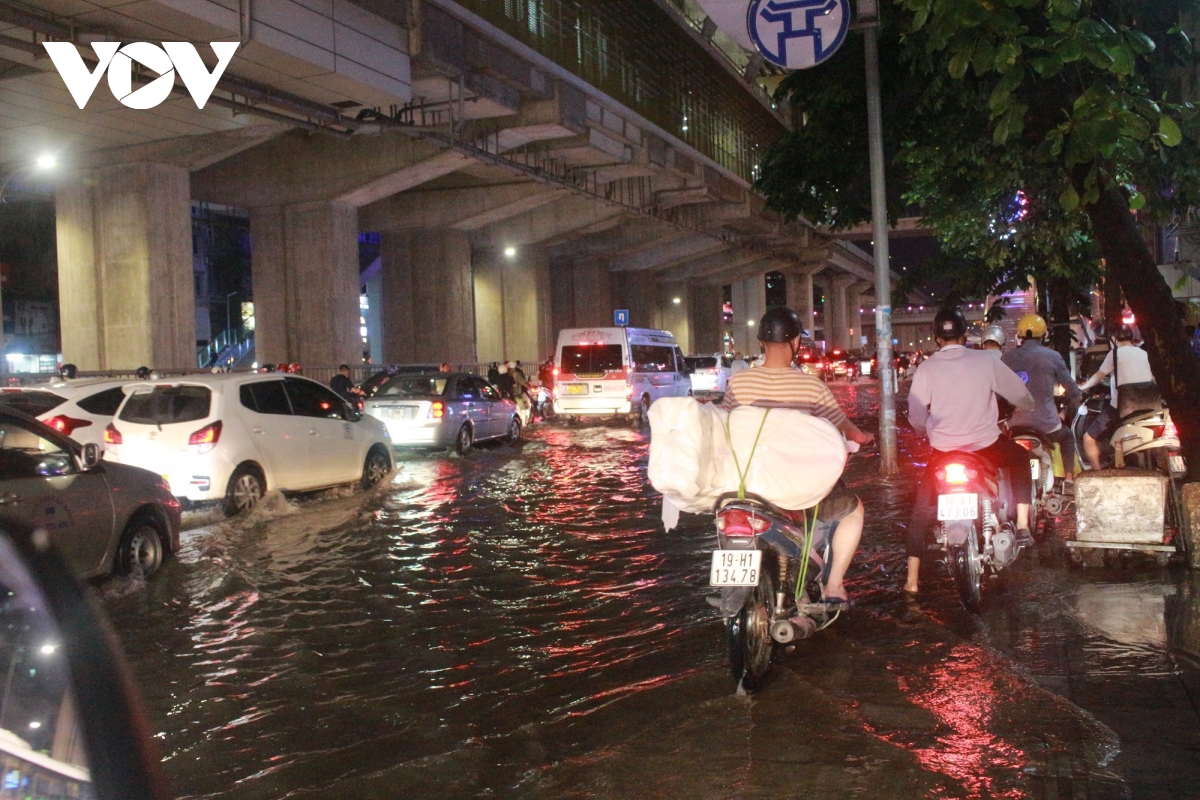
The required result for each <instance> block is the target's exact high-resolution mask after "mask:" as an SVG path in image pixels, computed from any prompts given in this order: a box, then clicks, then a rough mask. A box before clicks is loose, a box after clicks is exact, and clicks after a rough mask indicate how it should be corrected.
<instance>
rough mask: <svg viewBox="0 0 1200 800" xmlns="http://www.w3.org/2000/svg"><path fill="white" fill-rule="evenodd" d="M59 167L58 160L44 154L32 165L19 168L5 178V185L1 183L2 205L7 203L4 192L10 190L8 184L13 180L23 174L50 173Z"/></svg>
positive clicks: (0, 196) (0, 198)
mask: <svg viewBox="0 0 1200 800" xmlns="http://www.w3.org/2000/svg"><path fill="white" fill-rule="evenodd" d="M56 166H58V159H57V158H55V157H54V156H53V155H50V154H49V153H43V154H42V155H40V156H38V157H37V158H36V159H35V160H34V162H33V163H32V164H26V165H25V166H23V167H17V168H16V169H14V170H13V171H12V172H10V173H8V175H6V176H5V178H4V183H0V203H4V202H7V201H6V200H5V199H4V190H5V189H7V188H8V184H9V183H11V182H12V179H13V178H15V177H17V176H18V175H20V174H21V173H23V172H49V171H50V170H52V169H54V168H55V167H56Z"/></svg>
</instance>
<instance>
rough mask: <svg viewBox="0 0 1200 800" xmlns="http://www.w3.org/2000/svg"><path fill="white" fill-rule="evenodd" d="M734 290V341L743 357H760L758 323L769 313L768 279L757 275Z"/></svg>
mask: <svg viewBox="0 0 1200 800" xmlns="http://www.w3.org/2000/svg"><path fill="white" fill-rule="evenodd" d="M732 289H733V340H734V346H735V348H736V349H737V350H738V351H739V352H741V353H742V355H746V356H753V355H758V328H757V327H756V326H757V325H758V322H759V320H760V319H762V315H763V314H765V313H766V311H767V279H766V276H765V275H755V276H753V277H751V278H746V279H745V280H743V281H738V282H737V283H734V284H733V285H732Z"/></svg>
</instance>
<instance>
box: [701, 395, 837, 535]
mask: <svg viewBox="0 0 1200 800" xmlns="http://www.w3.org/2000/svg"><path fill="white" fill-rule="evenodd" d="M722 433H724V434H725V435H724V436H720V437H719V438H717V439H716V440H715V441H714V452H713V460H714V462H715V463H716V464H717V465H718V467H719V469H720V477H719V480H718V483H719V484H720V486H721V492H736V491H738V487H739V485H742V484H743V482H744V485H745V489H746V491H747V492H750V493H752V494H756V495H758V496H759V497H762V498H764V499H766V500H769V501H770V502H772V503H774V504H775V505H777V506H779V507H780V508H785V509H788V510H790V511H798V510H800V509H803V508H811V507H812V506H814V505H816V504H817V503H818V502H820V500H821V499H822V498H824V497H825V495H827V494H829V492H830V490H832V489H833V487H834V486H835V485H836V484H837V481H838V478H840V477H841V475H842V470H843V469H844V468H845V466H846V452H847V451H846V440H845V439H844V438H843V437H842V434H841V432H840V431H839V430H838V429H837V428H836V427H835V426H834V425H833V424H832V423H831V422H829V421H828V420H826V419H822V418H820V417H814V416H812V415H810V414H805V413H804V412H803V411H797V410H796V409H791V408H758V407H756V406H739V407H738V408H735V409H734V410H733V411H732V412H731V413H730V414H729V418H728V425H727V429H726V431H723V432H722ZM739 472H740V473H741V474H740V475H739Z"/></svg>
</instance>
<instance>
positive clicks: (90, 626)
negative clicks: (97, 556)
mask: <svg viewBox="0 0 1200 800" xmlns="http://www.w3.org/2000/svg"><path fill="white" fill-rule="evenodd" d="M0 631H2V633H0V642H2V643H3V644H4V646H3V647H0V671H3V672H4V673H5V674H7V675H8V676H9V677H8V682H9V684H10V685H9V686H7V687H6V689H5V692H4V696H3V700H2V701H0V702H3V704H4V711H5V717H4V723H5V728H6V729H7V730H6V734H7V735H6V738H5V747H4V754H5V762H6V769H8V768H10V767H11V768H13V769H16V770H18V771H19V773H21V774H23V775H26V774H27V775H33V776H42V777H38V778H37V780H38V782H39V783H40V782H41V781H42V780H47V781H50V782H52V783H53V786H50V787H49V788H50V789H51V792H52V793H53V794H54V795H55V796H62V797H67V796H70V797H94V798H97V800H166V798H167V797H168V796H169V795H168V792H167V788H166V781H165V779H164V778H163V775H162V772H161V766H160V758H159V755H158V753H157V750H156V748H155V746H154V742H153V740H152V739H151V735H150V726H149V724H148V723H147V721H146V718H145V715H144V713H143V711H142V707H141V700H140V698H139V697H138V694H137V690H136V687H135V686H134V683H133V679H132V677H131V675H130V673H129V670H128V668H127V667H126V665H125V661H124V659H123V657H122V656H121V653H120V648H119V646H118V644H117V640H116V637H115V636H114V635H113V633H112V630H111V629H110V627H109V625H108V623H107V622H106V621H105V619H104V617H103V615H102V614H101V613H100V611H99V610H98V609H97V607H96V605H95V603H94V602H93V600H92V598H91V595H90V594H89V592H88V590H87V589H86V588H85V587H84V586H83V585H81V584H80V583H79V581H77V580H76V579H75V577H74V576H73V575H72V573H71V571H70V569H69V568H68V567H67V565H66V564H65V562H63V560H62V559H61V558H60V557H59V555H58V554H57V553H56V552H55V550H54V549H53V547H52V546H51V543H50V537H49V535H48V534H47V533H46V531H45V530H34V529H31V528H26V527H23V526H20V525H19V524H13V525H9V526H8V529H7V531H0ZM18 697H21V698H26V700H27V702H20V703H17V702H10V701H11V700H13V699H15V698H18ZM14 761H15V762H16V763H15V764H13V763H12V762H14ZM32 788H33V784H32V783H31V784H30V789H32ZM55 789H58V790H59V791H54V790H55ZM29 794H33V792H32V791H31V792H29ZM22 796H24V793H22Z"/></svg>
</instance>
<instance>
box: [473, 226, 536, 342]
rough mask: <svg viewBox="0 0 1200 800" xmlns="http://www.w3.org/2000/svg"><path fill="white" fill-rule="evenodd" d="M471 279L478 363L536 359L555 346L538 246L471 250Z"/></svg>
mask: <svg viewBox="0 0 1200 800" xmlns="http://www.w3.org/2000/svg"><path fill="white" fill-rule="evenodd" d="M471 258H472V266H473V271H474V281H475V335H476V342H475V350H476V357H477V358H478V359H479V361H480V362H482V363H490V362H492V361H509V360H514V361H522V362H524V363H525V364H526V365H528V364H538V363H540V362H541V361H543V360H545V359H546V358H548V357H549V356H550V353H551V352H552V351H553V349H554V341H553V338H552V337H553V336H554V331H552V330H551V327H552V321H551V310H550V263H549V259H548V258H547V257H546V253H545V251H544V250H542V249H541V248H539V247H521V248H516V251H515V252H514V253H513V255H511V256H507V255H505V254H504V248H491V247H488V248H477V249H475V250H474V251H473V253H472V257H471Z"/></svg>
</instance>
